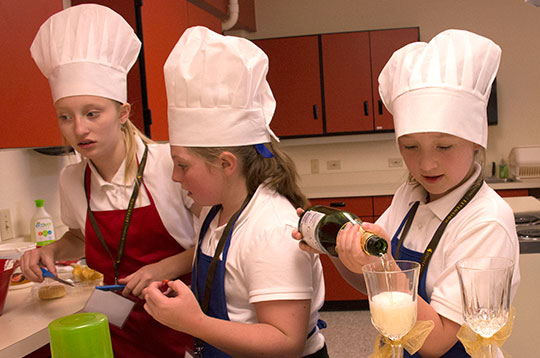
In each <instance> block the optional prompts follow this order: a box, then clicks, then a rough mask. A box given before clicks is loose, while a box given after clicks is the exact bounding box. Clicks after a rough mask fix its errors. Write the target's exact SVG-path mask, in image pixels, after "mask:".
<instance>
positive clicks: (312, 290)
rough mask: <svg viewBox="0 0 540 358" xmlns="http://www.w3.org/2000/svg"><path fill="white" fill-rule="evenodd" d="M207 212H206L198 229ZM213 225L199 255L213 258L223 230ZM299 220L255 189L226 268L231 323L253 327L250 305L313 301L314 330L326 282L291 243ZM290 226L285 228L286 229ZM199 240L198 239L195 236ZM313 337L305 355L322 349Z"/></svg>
mask: <svg viewBox="0 0 540 358" xmlns="http://www.w3.org/2000/svg"><path fill="white" fill-rule="evenodd" d="M209 210H210V208H209V207H205V208H203V210H202V213H201V220H200V221H201V223H202V222H203V221H204V218H205V217H206V215H207V214H208V211H209ZM220 214H221V213H218V215H217V216H216V217H215V218H214V220H212V223H211V224H210V227H209V228H208V232H207V233H206V235H205V237H204V239H203V242H202V245H201V250H202V252H203V253H204V254H205V255H208V256H213V255H214V252H215V249H216V246H217V243H218V241H219V238H220V237H221V234H222V232H223V230H224V229H225V226H226V225H222V226H220V227H217V223H218V221H219V215H220ZM297 223H298V215H297V214H296V210H295V208H294V207H293V205H292V204H291V203H290V202H289V201H288V200H287V199H286V198H285V197H284V196H281V195H280V194H278V193H277V192H276V191H274V190H270V189H268V188H265V187H264V186H262V185H261V186H259V188H258V189H257V191H256V192H255V195H254V196H253V198H252V199H251V201H250V202H249V204H248V206H247V207H246V208H245V209H244V211H243V212H242V214H241V215H240V217H239V218H238V221H237V222H236V225H235V228H234V232H233V236H232V238H231V246H230V248H229V253H228V256H227V262H226V264H225V270H226V273H225V296H226V301H227V311H228V314H229V319H230V320H231V321H235V322H243V323H257V322H258V321H257V316H256V312H255V309H254V306H253V303H257V302H263V301H274V300H311V314H310V319H309V326H308V331H310V330H311V329H312V328H313V327H315V325H316V324H317V320H318V319H319V309H320V308H321V307H322V305H323V303H324V279H323V272H322V266H321V262H320V260H319V256H318V255H313V254H309V253H307V252H304V251H302V250H300V248H299V246H298V241H296V240H294V239H293V238H292V237H291V231H292V228H291V227H296V226H297ZM287 225H289V226H287ZM197 236H198V234H197ZM323 344H324V336H323V335H322V334H321V333H320V332H319V331H317V332H316V333H315V334H313V335H312V336H311V338H310V339H309V340H307V341H306V345H305V347H304V353H303V356H304V355H308V354H312V353H315V352H316V351H318V350H319V349H321V348H322V346H323Z"/></svg>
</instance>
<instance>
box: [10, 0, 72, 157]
mask: <svg viewBox="0 0 540 358" xmlns="http://www.w3.org/2000/svg"><path fill="white" fill-rule="evenodd" d="M60 10H62V0H32V1H13V0H0V13H1V14H2V16H0V39H1V40H0V44H1V45H0V48H1V49H2V54H3V55H2V57H1V59H0V78H1V79H2V81H1V83H0V86H1V87H0V89H1V90H0V93H1V95H0V107H1V108H2V119H1V120H0V123H1V124H0V148H18V147H37V146H55V145H61V144H62V135H61V134H60V130H59V129H58V125H57V120H56V112H55V111H54V108H53V106H52V98H51V94H50V89H49V83H48V81H47V80H46V79H45V77H44V76H43V75H42V74H41V72H40V71H39V69H38V67H37V66H36V64H35V63H34V61H33V60H32V57H31V56H30V45H31V44H32V41H33V40H34V37H35V35H36V33H37V31H38V29H39V27H40V26H41V24H42V23H43V22H44V21H45V20H47V18H48V17H49V16H51V15H52V14H54V13H56V12H58V11H60Z"/></svg>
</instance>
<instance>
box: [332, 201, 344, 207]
mask: <svg viewBox="0 0 540 358" xmlns="http://www.w3.org/2000/svg"><path fill="white" fill-rule="evenodd" d="M330 206H331V207H332V208H344V207H345V203H344V202H343V201H342V202H339V203H337V202H336V203H330Z"/></svg>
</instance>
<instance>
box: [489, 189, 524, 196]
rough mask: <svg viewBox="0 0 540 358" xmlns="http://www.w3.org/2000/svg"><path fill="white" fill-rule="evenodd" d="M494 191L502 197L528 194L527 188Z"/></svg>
mask: <svg viewBox="0 0 540 358" xmlns="http://www.w3.org/2000/svg"><path fill="white" fill-rule="evenodd" d="M496 191H497V194H499V195H500V196H501V197H503V198H507V197H510V196H529V189H502V190H496Z"/></svg>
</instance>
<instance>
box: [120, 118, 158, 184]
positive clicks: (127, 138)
mask: <svg viewBox="0 0 540 358" xmlns="http://www.w3.org/2000/svg"><path fill="white" fill-rule="evenodd" d="M122 133H123V134H124V143H125V144H126V169H125V171H124V183H127V181H128V180H129V179H130V178H133V177H135V176H136V175H137V167H138V165H137V142H136V141H135V136H139V137H140V138H141V139H142V141H143V143H146V144H152V143H155V142H154V141H153V140H151V139H150V138H148V137H147V136H146V135H144V134H143V133H142V132H141V131H140V130H139V129H138V128H137V127H136V126H135V125H134V124H133V122H131V121H130V120H129V119H128V120H127V121H126V123H124V124H123V125H122Z"/></svg>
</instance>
